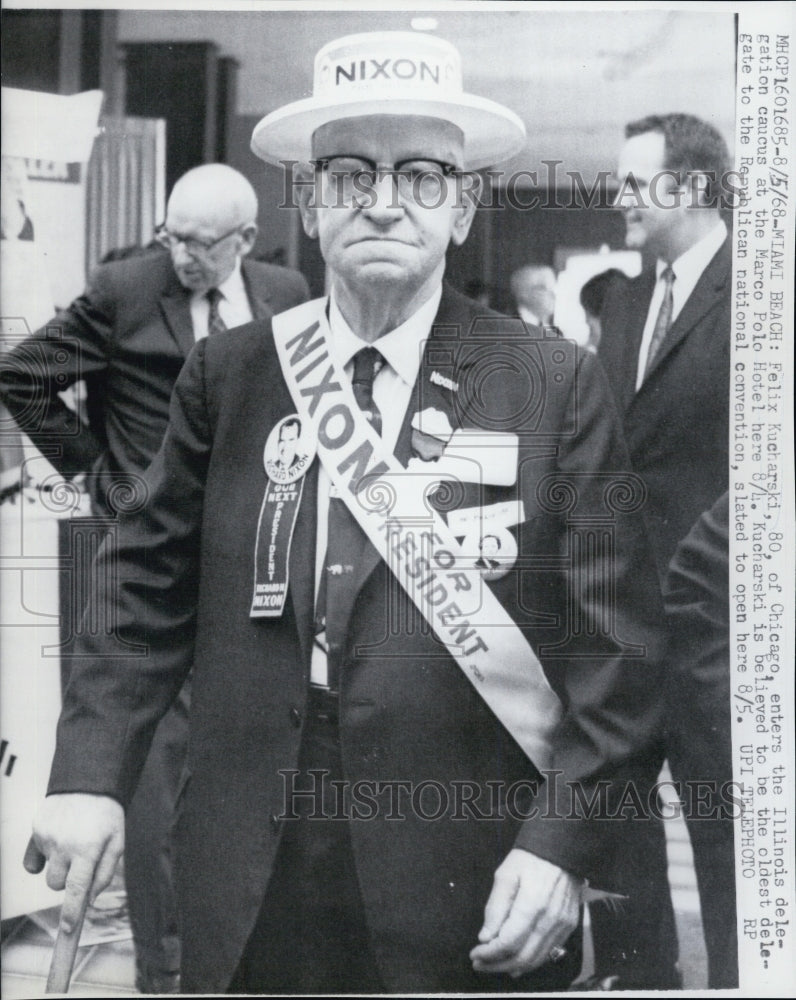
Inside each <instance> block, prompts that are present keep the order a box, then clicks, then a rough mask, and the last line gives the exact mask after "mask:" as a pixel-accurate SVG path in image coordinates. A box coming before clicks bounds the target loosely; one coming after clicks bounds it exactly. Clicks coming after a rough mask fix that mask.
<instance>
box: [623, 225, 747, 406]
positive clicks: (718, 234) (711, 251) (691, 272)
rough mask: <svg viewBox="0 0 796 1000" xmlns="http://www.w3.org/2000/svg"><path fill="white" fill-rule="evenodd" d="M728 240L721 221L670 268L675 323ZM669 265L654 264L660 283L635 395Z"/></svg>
mask: <svg viewBox="0 0 796 1000" xmlns="http://www.w3.org/2000/svg"><path fill="white" fill-rule="evenodd" d="M726 238H727V227H726V225H725V224H724V222H723V221H721V220H720V221H719V222H717V223H716V225H715V226H714V227H713V229H711V230H710V232H709V233H707V234H706V235H705V236H703V237H702V239H701V240H700V241H699V242H698V243H695V244H694V245H693V246H692V247H690V248H689V249H688V250H686V252H685V253H683V254H680V256H679V257H678V258H677V260H675V261H673V262H672V265H671V268H672V270H673V271H674V283H673V284H672V323H674V321H675V320H676V319H677V317H678V316H679V314H680V312H681V311H682V308H683V306H684V305H685V304H686V302H687V301H688V298H689V296H690V295H691V292H693V290H694V289H695V288H696V284H697V282H698V281H699V279H700V278H701V277H702V274H703V273H704V271H705V268H706V267H707V266H708V264H709V263H710V262H711V261H712V260H713V258H714V257H715V256H716V253H717V252H718V249H719V247H720V246H721V245H722V243H723V242H724V241H725V239H726ZM667 266H668V265H667V263H666V261H665V260H659V261H658V262H657V263H656V265H655V270H656V274H657V276H658V280H657V282H656V284H655V290H654V292H653V293H652V298H651V299H650V307H649V312H648V313H647V322H646V323H645V325H644V333H643V334H642V337H641V346H640V348H639V352H638V368H637V369H636V392H638V390H639V389H640V388H641V383H642V382H643V381H644V372H645V371H646V368H647V355H648V354H649V349H650V341H651V340H652V332H653V330H654V329H655V321H656V320H657V318H658V313H659V312H660V311H661V303H662V302H663V293H664V290H665V286H666V282H665V281H663V280H662V278H661V275H662V274H663V272H664V271H665V270H666V268H667Z"/></svg>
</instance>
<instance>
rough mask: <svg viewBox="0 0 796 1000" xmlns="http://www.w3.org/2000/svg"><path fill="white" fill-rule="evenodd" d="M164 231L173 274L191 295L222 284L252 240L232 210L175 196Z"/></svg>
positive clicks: (187, 197)
mask: <svg viewBox="0 0 796 1000" xmlns="http://www.w3.org/2000/svg"><path fill="white" fill-rule="evenodd" d="M249 228H250V227H249ZM166 229H167V231H168V233H169V234H170V236H171V237H172V240H171V246H170V248H169V252H170V254H171V261H172V264H173V265H174V270H175V271H176V273H177V277H178V278H179V279H180V284H182V285H183V286H184V287H185V288H188V289H190V290H191V291H193V292H206V291H208V289H210V288H217V287H218V286H219V285H220V284H221V283H222V282H224V281H226V279H227V278H228V277H229V276H230V274H232V270H233V268H234V267H235V262H236V260H237V259H238V257H240V256H242V255H243V254H245V253H247V252H248V250H249V248H250V246H251V243H252V242H253V239H254V237H253V236H252V237H251V240H250V238H249V232H248V229H247V227H246V226H243V225H241V224H240V220H239V219H236V218H235V214H234V212H233V211H232V210H228V211H224V209H223V207H219V206H218V205H208V204H207V203H206V202H205V203H204V204H202V203H197V199H195V198H193V197H191V196H190V195H188V196H183V195H181V194H178V193H175V194H174V195H173V196H172V197H171V198H170V199H169V204H168V209H167V212H166ZM255 233H256V230H255ZM219 237H222V238H221V239H219ZM184 241H187V243H188V245H187V246H186V242H184ZM216 241H217V242H216ZM201 244H204V246H202V245H201Z"/></svg>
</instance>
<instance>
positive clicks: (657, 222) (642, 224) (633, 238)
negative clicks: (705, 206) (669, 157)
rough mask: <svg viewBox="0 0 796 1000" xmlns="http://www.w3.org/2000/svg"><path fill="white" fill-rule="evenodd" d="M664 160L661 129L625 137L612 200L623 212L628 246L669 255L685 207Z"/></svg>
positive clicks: (658, 254) (656, 253)
mask: <svg viewBox="0 0 796 1000" xmlns="http://www.w3.org/2000/svg"><path fill="white" fill-rule="evenodd" d="M664 162H665V140H664V137H663V135H662V134H661V133H660V132H644V133H642V134H641V135H636V136H633V137H632V138H631V139H628V140H627V142H626V143H625V144H624V146H623V147H622V151H621V153H620V155H619V167H618V170H617V175H618V180H619V184H620V190H619V194H618V196H617V200H616V202H615V204H616V207H617V208H619V209H621V210H622V212H623V213H624V217H625V245H626V246H627V247H628V249H631V250H641V249H642V248H645V249H646V250H648V251H650V253H653V254H655V255H656V256H658V257H663V258H665V259H668V255H669V250H670V248H671V246H672V245H673V236H674V234H675V233H676V232H677V230H678V228H679V227H680V225H681V224H682V218H683V212H684V211H685V207H684V204H683V202H684V199H683V198H682V192H681V191H680V192H678V188H679V185H678V183H677V181H676V180H675V178H673V177H671V176H670V175H669V174H668V173H667V171H666V170H665V169H664ZM629 178H632V181H634V182H635V183H632V182H631V181H629V180H628V179H629ZM678 203H679V204H678Z"/></svg>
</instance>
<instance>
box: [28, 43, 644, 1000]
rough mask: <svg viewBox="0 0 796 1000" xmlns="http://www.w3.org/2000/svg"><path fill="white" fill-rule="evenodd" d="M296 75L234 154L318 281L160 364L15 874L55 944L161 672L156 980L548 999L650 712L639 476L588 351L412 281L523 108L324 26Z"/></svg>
mask: <svg viewBox="0 0 796 1000" xmlns="http://www.w3.org/2000/svg"><path fill="white" fill-rule="evenodd" d="M315 69H316V74H315V89H314V93H313V96H312V97H311V98H308V99H305V100H301V101H298V102H295V103H293V104H290V105H288V106H287V107H285V108H282V109H279V110H277V111H274V112H272V113H271V114H270V115H268V116H267V117H266V118H265V119H264V120H263V121H262V122H261V123H260V124H259V126H258V127H257V128H256V129H255V133H254V136H253V148H254V150H255V152H257V153H258V154H259V155H260V156H262V157H263V158H264V159H267V160H270V161H271V162H280V161H281V162H283V163H285V162H288V161H289V162H291V163H293V164H295V163H303V164H305V166H304V167H303V168H301V172H300V174H299V175H298V176H297V178H296V180H297V182H298V183H297V188H298V190H297V197H298V201H299V205H300V209H301V214H302V219H303V223H304V227H305V230H306V232H307V233H308V235H309V236H311V237H313V238H317V239H318V240H319V241H320V246H321V250H322V252H323V256H324V259H325V261H326V263H327V266H328V268H329V281H330V295H329V297H328V298H323V299H319V300H316V301H314V302H311V303H307V304H306V305H304V306H300V307H298V308H297V309H294V310H290V311H289V312H287V313H284V314H282V316H280V317H274V319H273V320H271V321H270V322H255V323H252V324H249V325H248V326H245V327H243V328H241V329H239V330H236V331H232V332H230V333H229V334H228V335H227V339H226V343H225V344H223V345H222V344H220V343H219V342H218V341H217V340H215V339H213V338H210V339H208V340H206V341H203V342H202V343H200V344H198V345H197V346H196V348H195V349H194V351H193V352H192V354H191V357H190V359H189V361H188V363H187V365H186V367H185V369H184V371H183V373H182V374H181V376H180V378H179V380H178V383H177V387H176V390H175V394H174V399H173V403H172V410H171V417H170V423H169V429H168V431H167V433H166V436H165V439H164V443H163V447H162V448H161V450H160V452H159V454H158V456H157V457H156V458H155V460H154V462H153V464H152V466H151V468H150V470H149V472H148V474H147V484H148V487H149V500H148V502H147V504H146V506H145V507H144V508H143V510H142V511H141V512H140V513H138V514H136V515H135V516H131V517H129V518H126V519H125V521H124V523H123V524H122V525H121V529H120V539H119V544H118V551H117V553H116V554H115V558H116V560H117V565H118V567H119V571H118V579H119V587H118V591H116V592H113V593H111V592H109V591H103V592H102V593H100V594H98V600H99V601H100V603H105V602H109V601H113V602H114V603H115V605H116V606H117V608H118V614H119V637H121V638H123V639H124V641H125V643H133V644H135V647H136V648H138V649H139V650H140V651H141V656H140V658H139V660H138V665H137V666H136V667H135V669H131V668H130V660H129V659H124V662H122V658H119V657H118V656H117V653H118V648H115V647H113V645H112V643H110V642H108V641H106V639H105V638H99V637H92V638H90V639H89V640H88V642H87V643H86V645H85V646H84V647H83V650H82V652H83V653H84V654H85V656H84V659H82V661H80V662H79V663H78V666H77V667H76V669H75V671H74V673H73V679H72V682H71V684H70V688H69V691H68V692H67V695H66V701H65V705H64V711H63V715H62V719H61V722H60V725H59V735H58V749H57V752H56V756H55V760H54V767H53V771H52V775H51V783H50V794H49V796H48V798H47V799H46V801H45V803H44V809H43V811H42V815H41V819H40V820H39V821H38V822H37V824H36V826H35V833H34V841H33V844H32V847H31V851H30V852H29V856H28V860H27V863H28V867H29V868H30V869H31V870H32V869H37V868H38V869H40V868H41V867H42V866H43V865H44V857H45V856H46V857H47V858H48V859H49V860H48V881H49V884H50V885H52V886H56V887H62V886H64V885H66V897H65V902H64V908H63V914H62V926H63V927H64V928H65V932H66V933H67V934H73V933H75V929H74V928H75V914H76V908H77V906H78V904H79V899H80V896H81V893H82V892H83V891H84V890H85V889H86V888H87V887H88V886H89V885H90V884H91V882H92V879H93V882H94V889H95V890H96V888H97V886H101V885H103V884H104V883H106V882H107V880H108V878H109V877H110V873H111V872H112V870H113V867H114V864H115V862H116V858H117V857H118V855H119V852H120V850H121V841H122V833H123V822H122V816H123V809H124V806H125V804H126V803H127V802H128V801H129V798H130V795H131V793H132V789H133V788H134V786H135V782H136V778H137V775H138V771H139V768H140V761H141V758H142V756H143V755H144V754H145V752H146V747H147V745H148V742H149V739H150V738H151V733H152V730H153V727H154V726H155V724H156V722H157V719H158V718H159V717H160V715H161V714H162V713H163V712H164V711H165V709H166V707H167V705H168V704H169V702H170V700H171V699H172V698H173V697H174V694H175V692H176V691H177V690H178V688H179V685H180V683H181V682H182V679H183V677H184V676H185V675H186V673H187V671H188V670H189V669H190V668H191V666H193V671H194V675H193V676H194V689H193V690H194V701H193V710H192V715H191V740H190V750H189V755H188V760H187V762H186V768H185V771H184V774H183V782H182V784H181V790H180V795H179V804H178V818H177V822H176V825H175V841H176V859H177V861H176V867H177V881H178V890H179V894H180V901H181V914H182V918H183V932H184V953H183V966H182V975H183V987H184V989H186V990H187V991H196V992H216V991H230V992H242V993H261V992H264V993H271V992H293V993H308V994H309V993H325V992H354V993H356V992H362V993H370V992H377V993H378V992H385V991H386V992H423V993H425V992H431V993H435V992H491V991H494V990H498V991H504V990H518V991H523V992H528V991H536V990H547V989H563V988H566V986H567V985H568V984H569V983H570V982H571V981H572V980H573V978H574V977H575V976H576V975H577V973H578V971H579V966H580V932H579V921H580V903H581V899H582V898H583V894H584V892H585V890H586V882H587V880H588V881H591V882H592V883H593V885H594V887H596V888H599V889H604V890H617V891H621V890H622V880H623V874H624V873H623V868H622V859H621V856H620V855H619V854H617V853H616V852H615V851H614V849H613V846H614V843H615V841H616V838H615V835H614V828H615V826H616V824H615V823H613V822H609V821H607V819H610V818H617V819H619V820H621V819H622V818H623V816H624V811H625V808H626V805H627V799H626V794H627V789H628V787H630V786H631V785H632V783H633V781H634V778H635V777H636V776H637V775H639V774H645V773H646V770H647V762H646V749H647V746H646V745H647V740H648V733H650V732H651V731H654V730H655V728H656V726H657V724H658V715H659V699H658V682H659V673H658V668H657V664H658V663H659V659H660V656H661V654H662V650H661V645H660V639H661V630H660V621H661V618H660V615H661V614H662V608H661V605H660V601H659V593H658V588H657V581H656V579H655V574H654V568H653V566H652V563H651V556H650V554H649V552H648V550H647V546H646V538H645V535H644V531H643V525H642V523H641V521H640V514H639V513H638V509H637V508H638V504H639V502H640V494H639V492H638V489H637V487H638V485H639V484H638V482H637V480H636V479H635V477H633V476H632V475H631V474H629V473H628V471H627V455H626V453H625V451H624V447H623V444H622V440H621V434H620V433H619V430H618V424H617V419H616V415H615V412H614V409H613V407H612V405H611V403H610V400H609V399H608V398H607V396H606V393H607V387H606V386H605V384H604V381H603V376H602V374H601V370H600V368H599V366H598V365H597V364H596V363H595V362H594V360H593V359H592V358H591V357H590V356H589V355H586V354H584V353H582V352H580V351H579V350H578V349H577V347H576V346H575V345H571V344H567V343H566V342H563V343H562V341H560V340H559V339H557V338H546V337H545V336H544V334H543V332H542V331H541V330H538V329H535V330H533V331H531V332H532V336H529V331H528V328H527V327H526V326H525V325H524V324H522V323H521V322H520V321H518V320H513V319H509V318H506V317H501V316H499V315H498V314H496V313H492V312H489V311H488V310H485V309H484V308H483V307H481V306H478V305H477V304H476V303H473V302H471V301H470V300H468V299H466V298H464V297H463V296H461V295H459V294H457V293H456V292H454V291H453V290H452V289H451V288H449V287H448V286H447V285H446V284H445V283H444V281H443V274H444V269H445V254H446V251H447V249H448V246H449V245H450V244H451V243H453V244H460V243H461V242H462V241H463V240H464V239H465V238H466V237H467V233H468V230H469V228H470V225H471V223H472V219H473V215H474V212H475V200H476V197H475V196H476V194H477V190H478V177H477V174H475V173H474V171H476V170H477V169H478V168H480V167H483V166H486V165H488V164H490V163H494V162H496V161H498V160H500V159H501V158H508V157H509V156H510V155H511V154H512V153H513V152H515V151H516V150H517V149H518V148H519V147H520V146H521V145H522V143H523V140H524V128H523V126H522V123H521V122H520V121H519V119H518V118H517V117H516V116H515V115H514V114H513V113H512V112H510V111H509V110H508V109H506V108H504V107H502V106H501V105H498V104H496V103H494V102H492V101H488V100H486V99H484V98H480V97H474V96H472V95H470V94H468V93H466V92H465V91H464V89H463V87H462V82H461V69H460V61H459V55H458V52H457V51H456V50H455V49H454V48H453V46H451V45H450V44H449V43H447V42H445V41H443V40H442V39H439V38H436V37H432V36H425V35H418V34H416V33H403V32H382V33H376V34H367V35H355V36H349V37H346V38H343V39H338V40H336V41H334V42H332V43H330V44H328V45H326V46H324V48H323V49H321V51H320V52H319V53H318V55H317V57H316V63H315ZM418 81H422V86H419V85H418ZM297 419H298V421H299V422H300V429H299V436H298V438H297V439H296V440H297V444H296V454H297V455H298V456H300V457H301V460H300V461H299V462H297V463H296V466H295V469H293V467H292V466H291V472H290V474H289V475H282V474H280V475H276V474H275V473H273V474H271V475H269V474H268V471H267V470H268V469H276V468H278V467H279V463H278V462H277V458H278V455H279V441H280V437H283V435H282V434H281V431H282V429H283V428H284V427H286V426H287V425H290V426H291V427H295V426H296V421H297ZM487 534H493V535H495V536H496V537H499V538H500V540H501V553H502V554H503V558H502V559H501V564H500V566H499V567H498V568H497V569H496V570H494V571H493V570H492V569H491V568H490V569H489V570H488V571H487V570H482V569H479V568H478V567H477V566H476V565H475V564H476V561H477V559H478V555H479V540H480V538H482V537H483V536H484V535H487ZM510 554H511V555H510ZM109 558H111V556H110V554H109V553H108V552H107V551H106V553H105V554H104V555H103V556H102V557H101V560H100V562H101V565H100V567H99V570H98V572H99V574H100V576H99V579H104V575H103V571H102V568H101V566H102V565H103V564H104V565H107V560H108V559H109ZM606 600H607V602H608V603H606ZM127 648H128V649H129V647H127ZM36 851H40V852H41V856H38V857H37V856H35V855H36Z"/></svg>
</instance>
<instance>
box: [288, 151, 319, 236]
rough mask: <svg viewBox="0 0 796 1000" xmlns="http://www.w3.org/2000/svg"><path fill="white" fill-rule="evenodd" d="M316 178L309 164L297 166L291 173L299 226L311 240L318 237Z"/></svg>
mask: <svg viewBox="0 0 796 1000" xmlns="http://www.w3.org/2000/svg"><path fill="white" fill-rule="evenodd" d="M315 182H316V178H315V172H314V171H313V169H312V168H311V167H310V166H309V164H298V165H297V166H296V167H295V168H294V173H293V190H294V192H295V194H294V202H295V200H296V199H297V200H298V207H299V212H300V213H301V224H302V226H304V232H305V233H306V234H307V236H309V238H310V239H311V240H314V239H317V236H318V213H317V208H316V197H315V195H316V191H315V188H316V183H315Z"/></svg>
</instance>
